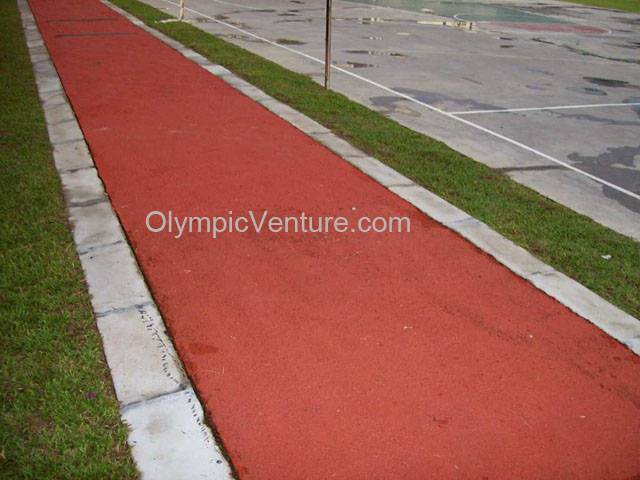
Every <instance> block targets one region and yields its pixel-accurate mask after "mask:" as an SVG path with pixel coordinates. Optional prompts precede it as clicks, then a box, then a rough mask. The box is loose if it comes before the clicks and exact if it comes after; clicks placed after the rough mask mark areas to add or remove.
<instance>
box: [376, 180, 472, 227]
mask: <svg viewBox="0 0 640 480" xmlns="http://www.w3.org/2000/svg"><path fill="white" fill-rule="evenodd" d="M389 190H391V191H392V192H393V193H395V194H396V195H398V196H399V197H400V198H403V199H405V200H406V201H407V202H409V203H411V204H412V205H414V206H415V207H416V208H417V209H418V210H420V211H421V212H423V213H426V214H427V215H429V216H430V217H431V218H433V219H434V220H436V221H437V222H440V223H442V224H444V225H448V224H451V223H453V222H457V221H462V220H471V217H470V216H469V214H468V213H466V212H463V211H462V210H460V209H459V208H456V207H454V206H453V205H451V204H450V203H448V202H446V201H445V200H443V199H441V198H440V197H438V196H437V195H435V194H433V193H431V192H430V191H428V190H426V189H424V188H422V187H420V186H418V185H410V186H393V187H390V188H389Z"/></svg>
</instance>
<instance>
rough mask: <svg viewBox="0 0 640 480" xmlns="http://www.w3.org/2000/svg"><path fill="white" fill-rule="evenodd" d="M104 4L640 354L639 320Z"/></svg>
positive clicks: (320, 128)
mask: <svg viewBox="0 0 640 480" xmlns="http://www.w3.org/2000/svg"><path fill="white" fill-rule="evenodd" d="M101 1H102V3H104V4H105V5H107V6H108V7H110V8H112V9H113V10H115V11H116V12H118V13H119V14H121V15H123V16H124V17H126V18H127V19H129V20H130V21H132V22H134V23H135V24H136V25H138V26H139V27H140V28H142V29H143V30H145V31H146V32H148V33H150V34H151V35H153V36H154V37H156V38H158V39H159V40H160V41H162V42H164V43H165V44H167V45H168V46H170V47H172V48H174V49H177V50H178V51H179V52H180V53H182V55H184V56H185V57H186V58H189V59H191V60H193V61H195V62H196V63H197V64H198V65H200V66H201V67H202V68H204V69H205V70H207V71H208V72H209V73H211V74H212V75H214V76H216V77H218V78H220V79H221V80H223V81H224V82H226V83H227V84H229V85H231V86H232V87H233V88H235V89H237V90H239V91H240V92H242V93H243V94H245V95H246V96H248V97H249V98H251V99H253V100H255V101H256V102H258V103H260V104H261V105H263V106H264V107H265V108H267V109H268V110H270V111H271V112H273V113H274V114H276V115H277V116H279V117H280V118H282V119H283V120H285V121H287V122H288V123H290V124H292V125H293V126H294V127H296V128H298V129H299V130H301V131H302V132H303V133H305V134H307V135H308V136H310V137H311V138H314V139H315V140H316V141H318V142H320V143H321V144H323V145H324V146H326V147H327V148H328V149H330V150H332V151H333V152H334V153H336V154H337V155H339V156H340V157H342V158H343V159H344V160H345V161H347V162H348V163H350V164H351V165H353V166H354V167H355V168H357V169H358V170H360V171H362V172H363V173H365V174H366V175H368V176H369V177H371V178H372V179H373V180H375V181H376V182H378V183H380V184H381V185H383V186H384V187H385V188H387V189H389V190H390V191H392V192H393V193H395V194H396V195H398V196H399V197H401V198H402V199H404V200H406V201H407V202H409V203H411V204H412V205H413V206H414V207H416V208H417V209H418V210H420V211H421V212H423V213H425V214H426V215H428V216H429V217H431V218H433V219H434V220H436V221H437V222H439V223H441V224H442V225H444V226H445V227H447V228H449V229H451V230H453V231H454V232H456V233H458V234H460V235H461V236H463V237H464V238H466V239H467V240H468V241H470V242H471V243H473V244H474V245H475V246H476V247H478V248H479V249H480V250H482V251H483V252H485V253H487V254H488V255H490V256H492V257H493V258H495V259H496V260H497V261H498V262H499V263H501V264H502V265H504V266H505V267H507V268H508V269H509V270H511V271H512V272H514V273H515V274H516V275H518V276H519V277H521V278H523V279H525V280H527V281H529V282H531V283H532V284H533V285H534V286H535V287H536V288H538V289H539V290H542V291H543V292H545V293H546V294H547V295H549V296H550V297H552V298H554V299H556V300H557V301H558V302H560V303H561V304H563V305H564V306H566V307H567V308H569V309H570V310H572V311H573V312H575V313H577V314H578V315H580V316H581V317H583V318H585V319H586V320H588V321H589V322H591V323H592V324H594V325H595V326H596V327H598V328H599V329H601V330H602V331H604V332H605V333H607V334H608V335H609V336H611V337H613V338H615V339H616V340H618V341H619V342H621V343H623V344H624V345H626V346H627V347H628V348H629V349H631V350H632V351H633V352H634V353H636V354H638V355H640V321H639V320H638V319H636V318H634V317H633V316H631V315H629V314H628V313H626V312H623V311H622V310H621V309H619V308H618V307H616V306H615V305H612V304H611V303H609V302H607V301H606V300H605V299H603V298H602V297H600V296H599V295H597V294H596V293H594V292H592V291H591V290H589V289H588V288H586V287H584V286H583V285H581V284H580V283H578V282H576V281H575V280H573V279H571V278H569V277H567V276H566V275H564V274H563V273H561V272H558V271H557V270H555V269H554V268H553V267H551V266H550V265H547V264H546V263H544V262H542V261H541V260H539V259H537V258H536V257H534V256H533V255H532V254H531V253H529V252H528V251H526V250H525V249H523V248H522V247H520V246H518V245H516V244H515V243H513V242H512V241H511V240H509V239H507V238H505V237H504V236H502V235H501V234H499V233H498V232H496V231H495V230H493V229H492V228H490V227H489V226H488V225H486V224H485V223H483V222H481V221H479V220H477V219H475V218H473V217H471V216H470V215H468V214H467V213H465V212H463V211H462V210H460V209H459V208H457V207H455V206H453V205H451V204H450V203H449V202H447V201H446V200H444V199H442V198H440V197H438V196H437V195H435V194H434V193H432V192H430V191H429V190H427V189H425V188H424V187H422V186H420V185H418V184H416V183H415V182H413V181H412V180H410V179H408V178H407V177H405V176H404V175H402V174H400V173H398V172H396V171H395V170H393V169H392V168H391V167H389V166H388V165H386V164H384V163H382V162H380V161H379V160H377V159H375V158H373V157H370V156H368V155H367V154H366V153H364V152H362V151H360V150H359V149H357V148H355V147H353V146H352V145H351V144H349V143H348V142H346V141H345V140H343V139H342V138H339V137H337V136H336V135H334V134H333V133H332V132H330V131H329V130H328V129H327V128H325V127H323V126H322V125H320V124H319V123H317V122H316V121H315V120H312V119H310V118H308V117H307V116H305V115H304V114H302V113H300V112H298V111H297V110H294V109H293V108H291V107H290V106H288V105H286V104H284V103H282V102H280V101H278V100H276V99H275V98H273V97H271V96H269V95H267V94H266V93H265V92H263V91H262V90H260V89H258V88H257V87H255V86H254V85H251V84H250V83H248V82H246V81H245V80H243V79H241V78H240V77H238V76H236V75H235V74H234V73H232V72H231V71H229V70H228V69H226V68H224V67H222V66H221V65H216V64H214V63H212V62H210V61H209V60H207V59H206V58H204V57H203V56H202V55H200V54H198V53H197V52H194V51H192V50H190V49H188V48H186V47H184V46H183V45H181V44H180V43H178V42H176V40H174V39H172V38H170V37H168V36H167V35H165V34H163V33H161V32H159V31H157V30H155V29H153V28H151V27H149V26H148V25H146V24H144V23H143V24H140V20H139V19H138V18H137V17H135V16H134V15H131V14H130V13H129V12H127V11H125V10H123V9H121V8H119V7H117V6H115V5H113V4H112V3H110V2H109V1H108V0H101Z"/></svg>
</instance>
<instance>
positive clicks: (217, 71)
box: [204, 65, 231, 77]
mask: <svg viewBox="0 0 640 480" xmlns="http://www.w3.org/2000/svg"><path fill="white" fill-rule="evenodd" d="M204 68H205V70H207V71H209V72H211V73H213V74H214V75H216V76H218V77H224V76H225V75H229V74H230V73H231V72H230V71H229V70H227V69H226V68H224V67H221V66H220V65H211V66H207V67H204Z"/></svg>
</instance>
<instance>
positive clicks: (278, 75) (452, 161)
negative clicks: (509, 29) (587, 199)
mask: <svg viewBox="0 0 640 480" xmlns="http://www.w3.org/2000/svg"><path fill="white" fill-rule="evenodd" d="M112 2H113V3H114V4H115V5H117V6H119V7H121V8H123V9H125V10H126V11H128V12H129V13H131V14H133V15H134V16H136V17H138V18H139V19H140V20H142V21H143V22H144V23H145V24H147V25H149V26H151V27H152V28H155V29H157V30H159V31H161V32H163V33H165V34H166V35H168V36H170V37H172V38H173V39H175V40H177V41H179V42H180V43H182V44H183V45H185V46H187V47H189V48H192V49H193V50H195V51H197V52H199V53H200V54H202V55H204V56H205V57H207V58H208V59H210V60H211V61H212V62H214V63H217V64H219V65H222V66H224V67H226V68H228V69H229V70H231V71H233V72H234V73H235V74H236V75H238V76H240V77H242V78H244V79H245V80H247V81H248V82H250V83H252V84H253V85H255V86H257V87H258V88H260V89H262V90H263V91H265V92H266V93H267V94H269V95H271V96H273V97H274V98H276V99H278V100H280V101H282V102H284V103H286V104H288V105H290V106H291V107H293V108H295V109H296V110H298V111H300V112H302V113H303V114H305V115H307V116H309V117H310V118H312V119H314V120H316V121H317V122H319V123H321V124H322V125H324V126H326V127H327V128H329V129H331V130H332V131H333V132H334V133H336V134H337V135H338V136H340V137H342V138H344V139H345V140H347V141H349V142H350V143H352V144H353V145H355V146H356V147H358V148H360V149H361V150H363V151H365V152H367V153H368V154H369V155H371V156H373V157H376V158H378V159H379V160H381V161H382V162H384V163H386V164H387V165H389V166H391V167H392V168H394V169H396V170H397V171H399V172H400V173H402V174H404V175H406V176H407V177H409V178H411V179H413V180H414V181H416V182H417V183H418V184H420V185H422V186H424V187H425V188H427V189H429V190H430V191H432V192H434V193H435V194H437V195H439V196H441V197H442V198H444V199H446V200H447V201H449V202H450V203H452V204H453V205H456V206H457V207H459V208H461V209H462V210H465V211H466V212H467V213H469V214H470V215H472V216H474V217H475V218H478V219H479V220H481V221H483V222H485V223H487V224H488V225H489V226H491V227H492V228H493V229H495V230H496V231H498V232H500V233H501V234H502V235H504V236H505V237H507V238H509V239H511V240H512V241H514V242H515V243H516V244H518V245H520V246H522V247H523V248H525V249H527V250H528V251H530V252H531V253H533V254H534V255H536V256H537V257H538V258H540V259H541V260H543V261H544V262H546V263H548V264H549V265H552V266H553V267H554V268H556V269H557V270H559V271H561V272H563V273H565V274H566V275H568V276H570V277H571V278H573V279H575V280H577V281H578V282H580V283H581V284H583V285H585V286H586V287H587V288H589V289H591V290H592V291H594V292H596V293H597V294H599V295H601V296H602V297H603V298H605V299H607V300H608V301H610V302H611V303H613V304H615V305H617V306H618V307H620V308H621V309H623V310H625V311H626V312H628V313H630V314H631V315H633V316H635V317H636V318H638V317H640V295H638V292H640V244H639V243H637V242H635V241H633V240H632V239H630V238H628V237H626V236H624V235H621V234H618V233H616V232H614V231H612V230H610V229H608V228H606V227H604V226H602V225H600V224H598V223H596V222H594V221H593V220H591V219H589V218H587V217H585V216H583V215H580V214H578V213H575V212H574V211H572V210H570V209H569V208H567V207H564V206H562V205H560V204H558V203H556V202H554V201H552V200H549V199H547V198H546V197H543V196H542V195H540V194H538V193H536V192H534V191H533V190H531V189H529V188H527V187H524V186H522V185H520V184H518V183H516V182H515V181H514V180H511V179H510V178H509V177H507V176H506V175H504V174H501V173H499V172H497V171H495V170H493V169H491V168H489V167H487V166H486V165H484V164H481V163H479V162H476V161H474V160H473V159H471V158H469V157H466V156H464V155H462V154H461V153H458V152H456V151H455V150H453V149H451V148H450V147H448V146H447V145H445V144H444V143H441V142H438V141H436V140H433V139H431V138H429V137H427V136H425V135H422V134H420V133H417V132H415V131H413V130H410V129H409V128H406V127H403V126H402V125H400V124H398V123H397V122H395V121H394V120H391V119H389V118H387V117H385V116H383V115H381V114H379V113H377V112H374V111H372V110H370V109H368V108H367V107H365V106H363V105H360V104H358V103H356V102H354V101H351V100H349V99H348V98H347V97H345V96H343V95H341V94H339V93H336V92H333V91H326V90H324V89H323V88H322V87H321V86H320V85H318V84H317V83H315V82H314V81H313V80H312V79H311V78H309V77H307V76H305V75H302V74H298V73H295V72H292V71H290V70H287V69H285V68H284V67H281V66H280V65H277V64H276V63H273V62H271V61H269V60H266V59H264V58H263V57H260V56H258V55H256V54H253V53H251V52H249V51H247V50H244V49H243V48H241V47H238V46H236V45H233V44H231V43H228V42H226V41H224V40H222V39H220V38H218V37H216V36H214V35H211V34H209V33H206V32H204V31H202V30H199V29H198V28H196V27H194V26H193V25H190V24H188V23H178V22H173V23H160V21H161V20H164V19H168V18H172V17H170V16H169V15H167V14H165V13H163V12H161V11H159V10H157V9H156V8H154V7H151V6H149V5H147V4H144V3H142V2H140V1H138V0H112ZM604 255H611V258H610V259H609V260H607V259H605V258H603V256H604Z"/></svg>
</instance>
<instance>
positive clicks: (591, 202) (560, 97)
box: [145, 0, 640, 239]
mask: <svg viewBox="0 0 640 480" xmlns="http://www.w3.org/2000/svg"><path fill="white" fill-rule="evenodd" d="M145 1H147V2H148V3H150V4H152V5H154V6H157V7H159V8H163V9H164V10H165V11H167V12H170V13H172V12H174V11H175V8H174V7H173V6H171V5H170V4H169V3H167V2H165V1H163V0H145ZM233 3H234V5H227V4H224V3H221V2H211V1H208V0H191V1H190V4H189V5H190V8H192V9H194V10H197V11H199V12H202V13H203V14H206V15H208V16H209V17H211V18H213V17H215V15H220V14H222V15H225V16H226V17H227V19H226V20H225V22H227V23H229V22H231V23H232V24H233V25H235V26H237V28H240V29H241V30H245V31H248V32H251V33H254V34H256V35H260V36H263V37H265V38H266V39H268V40H270V41H272V42H274V43H278V42H280V43H284V45H283V46H282V47H286V48H287V49H288V50H285V49H284V48H281V47H278V46H274V45H271V44H267V43H264V42H261V41H260V40H259V39H256V38H255V37H251V36H249V35H247V34H246V33H243V32H242V31H240V30H234V29H232V28H229V27H227V26H223V25H221V24H218V23H216V22H215V20H211V19H206V21H202V22H193V25H194V26H196V27H198V28H201V29H203V30H205V31H208V32H211V33H213V34H216V35H219V36H221V37H222V38H224V39H226V40H228V41H230V42H232V43H235V44H237V45H239V46H241V47H243V48H246V49H248V50H250V51H252V52H254V53H256V54H259V55H262V56H264V57H266V58H268V59H269V60H272V61H274V62H276V63H279V64H281V65H283V66H285V67H286V68H289V69H292V70H294V71H297V72H300V73H304V74H306V75H310V76H311V77H312V78H313V79H314V80H316V81H318V82H321V81H322V65H321V64H320V63H318V62H314V61H312V60H310V59H309V58H306V57H303V56H302V55H301V54H304V55H309V56H311V57H314V58H316V59H322V56H323V44H322V39H323V35H324V34H323V28H324V22H323V17H324V12H323V10H322V8H318V6H317V4H315V3H314V2H311V1H310V0H300V3H296V6H295V10H296V12H293V14H291V13H290V12H288V10H290V9H291V6H290V4H289V3H288V2H286V1H284V0H262V1H261V2H260V3H259V4H255V2H254V3H252V4H251V6H253V7H255V5H258V6H259V7H260V8H261V10H260V11H255V10H254V9H250V8H243V5H244V4H245V3H246V2H244V0H238V1H237V2H233ZM378 3H380V2H378ZM482 3H486V4H493V3H496V4H498V3H499V4H500V5H502V3H503V2H494V1H493V0H483V1H482ZM507 5H508V6H509V8H512V7H513V8H515V9H520V10H521V11H523V12H530V13H532V14H534V15H538V14H540V15H545V16H547V17H549V18H552V19H554V21H557V22H560V23H559V24H560V25H563V28H564V26H569V27H571V28H574V27H575V29H577V30H576V31H569V32H562V31H556V32H554V31H552V30H544V29H543V30H536V31H533V30H531V29H529V30H527V29H526V28H521V27H517V28H516V26H508V25H505V24H500V23H496V22H481V23H479V24H478V25H476V28H474V30H472V31H469V30H461V29H455V28H450V27H442V26H438V25H434V24H433V22H434V21H435V20H438V19H442V17H437V16H434V15H430V14H427V13H424V12H422V13H421V12H415V11H406V10H398V9H393V8H386V7H383V6H380V5H378V6H373V5H362V4H354V3H349V2H343V1H336V2H335V5H334V10H335V15H334V16H335V21H334V37H333V47H334V48H333V55H334V61H335V63H336V65H338V66H341V67H343V68H344V69H345V70H347V71H349V72H352V73H354V74H356V75H360V76H362V77H364V78H366V79H368V80H371V81H373V82H378V83H380V84H382V85H385V86H388V87H391V88H392V89H394V90H395V91H397V92H400V93H401V94H403V95H408V96H410V97H411V98H412V99H415V100H417V101H419V102H424V103H427V104H428V105H431V106H434V107H436V108H439V109H442V110H444V111H456V112H457V111H469V110H478V109H496V108H514V107H547V106H554V105H555V106H561V105H589V104H597V103H624V102H627V103H628V102H634V101H635V99H636V98H637V97H639V96H640V90H639V89H638V88H639V83H640V82H638V80H637V79H638V78H640V60H639V59H638V57H637V50H638V45H637V38H639V35H640V25H639V24H638V21H637V18H638V16H637V15H633V14H625V13H622V12H616V11H611V10H606V9H594V8H589V7H582V6H576V5H572V4H567V3H564V2H558V1H553V0H550V1H548V2H545V3H544V4H540V3H536V2H533V1H531V0H511V1H510V2H508V4H507ZM269 10H271V11H269ZM283 12H287V16H282V15H281V14H282V13H283ZM189 17H190V18H195V17H196V15H194V14H189ZM201 20H202V18H201ZM525 27H526V26H525ZM583 27H584V28H595V29H598V28H599V29H601V30H600V32H595V33H594V32H593V31H591V32H590V31H586V33H585V32H580V31H579V29H580V28H583ZM296 52H299V54H298V53H296ZM332 86H333V88H334V89H335V90H337V91H339V92H340V93H343V94H345V95H347V96H348V97H350V98H352V99H354V100H356V101H358V102H360V103H362V104H364V105H366V106H369V107H370V108H373V109H375V110H378V111H380V112H381V113H383V114H385V115H388V116H389V117H391V118H393V119H395V120H397V121H398V122H400V123H402V124H403V125H405V126H408V127H409V128H412V129H414V130H416V131H419V132H422V133H426V134H428V135H430V136H432V137H434V138H436V139H438V140H441V141H443V142H445V143H447V144H449V145H450V146H451V147H453V148H455V149H457V150H459V151H460V152H462V153H464V154H466V155H469V156H471V157H472V158H474V159H476V160H479V161H481V162H484V163H486V164H487V165H489V166H492V167H494V168H495V167H497V168H514V167H516V168H519V169H525V168H533V169H538V171H536V173H535V174H531V175H529V174H527V173H523V170H509V171H506V172H505V173H507V175H509V176H511V177H512V178H514V179H515V180H516V181H519V182H520V183H523V184H524V185H527V186H529V187H531V188H534V189H535V190H537V191H538V192H540V193H542V194H544V195H546V196H548V197H550V198H552V199H554V200H556V201H560V202H562V203H564V204H565V205H567V206H568V207H570V208H572V209H574V210H576V211H577V212H579V213H582V214H584V215H587V216H589V217H591V218H593V219H594V220H596V221H598V222H600V223H602V224H604V225H606V226H608V227H610V228H612V229H614V230H616V231H619V232H621V233H623V234H625V235H628V236H631V237H632V238H636V239H640V214H638V212H637V208H636V206H635V205H636V203H637V199H634V198H632V197H629V196H628V195H625V194H621V195H617V194H616V195H611V194H610V193H611V192H610V189H609V188H608V187H607V186H606V185H602V184H600V183H598V182H595V181H593V180H591V179H589V178H587V177H585V176H582V175H580V174H579V173H575V172H567V171H562V169H558V168H556V167H557V164H555V163H553V162H552V161H549V160H547V159H546V158H545V157H544V156H541V155H539V154H538V153H536V152H539V153H541V154H543V155H548V156H551V157H553V158H556V159H558V160H560V161H565V162H567V163H571V162H572V160H571V158H569V156H570V155H572V154H573V153H576V152H577V154H578V155H581V156H588V157H594V156H597V155H601V154H603V153H607V154H608V155H609V156H610V158H612V159H614V160H616V161H622V162H626V165H625V167H624V168H626V169H627V170H628V171H629V172H630V171H631V170H634V171H635V172H637V171H639V170H640V167H639V166H638V164H637V162H635V163H633V165H630V164H629V163H630V162H629V161H628V153H629V150H628V149H624V147H629V146H634V144H633V143H630V141H629V137H630V136H631V137H635V138H637V137H639V136H640V127H638V125H637V123H638V122H637V118H632V117H633V116H634V115H636V113H635V112H634V110H633V109H632V108H633V107H616V108H615V109H613V110H612V111H611V112H612V113H611V115H605V114H604V113H603V114H601V113H600V110H599V109H594V110H589V109H585V110H584V111H582V110H580V111H574V112H564V113H563V112H560V111H559V112H560V113H553V114H547V115H546V116H545V117H544V119H543V120H539V121H537V120H536V116H535V115H534V114H531V115H527V118H526V119H523V121H522V122H519V121H512V118H509V116H498V115H492V117H495V118H492V119H488V120H484V119H483V118H482V117H481V116H476V115H469V116H464V117H461V118H463V119H464V120H466V121H470V122H472V123H477V124H478V126H480V127H483V126H484V127H487V125H488V124H487V125H485V123H484V122H485V121H486V122H489V124H490V126H489V128H490V130H491V131H492V132H493V133H494V134H496V135H492V134H487V133H486V132H484V131H482V130H480V129H478V128H477V127H476V126H474V125H468V124H463V123H461V122H460V121H459V120H456V118H451V117H446V116H444V115H442V114H440V113H438V112H434V111H430V110H429V109H428V108H426V107H424V106H421V105H419V104H417V103H415V102H413V101H411V100H407V99H402V98H400V97H398V96H397V95H395V94H393V93H390V92H388V91H384V90H382V89H380V88H378V87H376V86H375V85H372V84H371V83H366V82H364V81H362V80H359V79H356V78H353V77H349V76H347V75H346V74H344V73H342V72H334V75H333V83H332ZM565 113H566V115H565ZM572 114H576V115H575V116H574V115H572ZM603 115H604V116H605V117H607V120H605V121H604V122H608V123H606V124H605V123H603V121H602V120H599V119H598V118H599V117H602V116H603ZM601 127H602V128H601ZM505 134H508V135H507V136H508V137H509V138H511V136H513V137H515V143H509V142H505V141H504V140H502V139H501V138H499V137H498V136H497V135H505ZM528 142H531V143H533V144H535V148H533V147H532V148H533V150H534V151H531V149H526V148H522V147H521V146H520V145H518V143H521V144H524V146H525V147H529V144H528ZM587 147H589V148H588V150H589V151H588V152H587V151H586V150H587ZM610 149H611V150H610ZM625 156H626V157H625ZM625 158H627V160H625ZM541 166H542V168H546V169H547V170H545V171H544V173H540V171H539V169H540V167H541ZM583 166H584V162H583V163H580V162H579V168H582V167H583ZM547 167H549V168H547ZM587 168H589V167H587ZM598 170H599V174H600V175H603V176H606V172H605V171H604V170H603V169H598ZM534 171H535V170H534ZM629 172H627V173H628V175H627V176H626V177H625V178H624V179H622V180H620V178H619V176H618V175H617V174H616V175H614V177H613V180H612V181H613V182H614V183H615V182H618V181H622V182H623V183H624V186H625V188H627V189H628V190H629V191H631V192H632V193H633V192H635V193H636V194H638V192H639V191H640V186H639V185H640V184H634V183H633V182H630V181H629V179H630V178H631V177H634V176H635V175H636V173H634V172H631V173H629ZM566 179H569V181H568V182H565V180H566ZM605 180H606V178H605Z"/></svg>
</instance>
